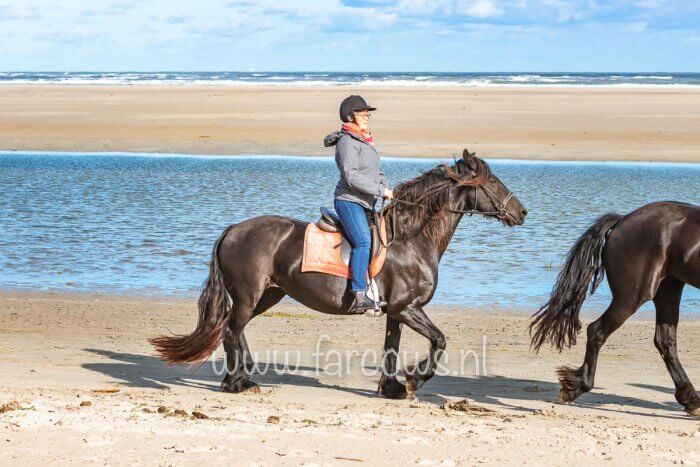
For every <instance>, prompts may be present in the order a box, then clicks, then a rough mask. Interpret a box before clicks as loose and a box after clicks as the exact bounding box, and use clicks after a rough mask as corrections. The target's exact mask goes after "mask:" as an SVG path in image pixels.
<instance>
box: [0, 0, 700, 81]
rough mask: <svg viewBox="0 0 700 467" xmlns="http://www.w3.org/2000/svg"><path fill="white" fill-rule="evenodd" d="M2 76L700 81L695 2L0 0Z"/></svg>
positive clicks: (699, 4)
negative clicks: (564, 76) (482, 75)
mask: <svg viewBox="0 0 700 467" xmlns="http://www.w3.org/2000/svg"><path fill="white" fill-rule="evenodd" d="M0 41H2V47H0V69H1V70H3V71H12V70H26V71H78V70H85V71H99V70H101V71H126V70H137V71H160V70H172V71H185V70H197V71H206V70H212V71H215V70H227V71H249V70H251V69H252V70H255V71H299V70H305V71H306V70H308V71H312V70H323V71H696V72H697V71H700V0H685V1H671V0H609V1H597V0H586V1H567V0H504V1H497V0H433V1H429V0H327V1H321V0H294V1H271V0H258V1H246V0H241V1H236V0H195V1H182V0H143V1H131V0H122V1H116V0H108V1H103V0H91V1H87V0H82V1H78V0H62V1H54V0H51V1H49V0H21V1H20V0H16V1H6V0H0Z"/></svg>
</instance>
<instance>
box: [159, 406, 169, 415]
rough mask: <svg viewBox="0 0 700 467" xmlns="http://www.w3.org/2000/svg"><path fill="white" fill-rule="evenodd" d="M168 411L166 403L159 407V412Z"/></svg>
mask: <svg viewBox="0 0 700 467" xmlns="http://www.w3.org/2000/svg"><path fill="white" fill-rule="evenodd" d="M167 411H168V408H167V407H166V406H164V405H161V406H160V407H158V413H166V412H167Z"/></svg>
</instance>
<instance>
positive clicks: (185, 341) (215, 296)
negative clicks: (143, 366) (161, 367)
mask: <svg viewBox="0 0 700 467" xmlns="http://www.w3.org/2000/svg"><path fill="white" fill-rule="evenodd" d="M233 227H234V225H230V226H228V227H227V228H226V229H225V230H224V231H223V233H222V234H221V235H220V236H219V238H218V239H217V240H216V242H215V243H214V248H213V249H212V253H211V262H210V263H209V277H207V279H206V281H204V285H203V286H202V292H201V294H200V295H199V318H198V320H197V327H196V328H195V330H194V331H193V332H192V334H188V335H180V336H159V337H154V338H151V339H149V342H150V343H151V344H153V345H154V346H155V347H156V349H157V351H158V353H159V354H160V357H161V358H162V359H163V360H165V361H166V362H168V363H190V364H196V363H201V362H202V361H204V360H206V358H207V357H208V356H209V355H211V353H212V352H213V351H214V350H216V348H217V347H218V346H219V344H220V343H221V341H222V340H223V337H224V332H223V331H224V328H225V326H226V325H227V324H228V321H229V316H230V313H229V310H230V306H229V295H228V292H227V291H226V285H225V283H224V275H223V273H222V272H221V268H220V267H219V245H220V244H221V242H222V241H223V239H224V238H225V237H226V234H228V233H229V231H230V230H231V229H232V228H233Z"/></svg>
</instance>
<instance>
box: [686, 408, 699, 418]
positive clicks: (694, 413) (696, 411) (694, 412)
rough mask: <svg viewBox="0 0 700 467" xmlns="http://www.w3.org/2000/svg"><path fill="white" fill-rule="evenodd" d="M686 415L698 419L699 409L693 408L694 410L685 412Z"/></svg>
mask: <svg viewBox="0 0 700 467" xmlns="http://www.w3.org/2000/svg"><path fill="white" fill-rule="evenodd" d="M687 412H688V415H690V416H691V417H700V407H695V408H694V409H689V410H687Z"/></svg>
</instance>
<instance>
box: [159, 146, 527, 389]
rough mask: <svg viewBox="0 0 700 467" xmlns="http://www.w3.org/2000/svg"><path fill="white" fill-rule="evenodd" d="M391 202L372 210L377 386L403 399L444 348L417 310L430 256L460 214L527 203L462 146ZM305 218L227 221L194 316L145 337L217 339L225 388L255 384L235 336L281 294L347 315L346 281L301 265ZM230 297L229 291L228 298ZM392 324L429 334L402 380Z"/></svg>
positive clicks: (177, 353)
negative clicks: (378, 324)
mask: <svg viewBox="0 0 700 467" xmlns="http://www.w3.org/2000/svg"><path fill="white" fill-rule="evenodd" d="M394 196H395V199H396V202H394V203H393V204H392V205H391V206H388V207H387V208H385V210H384V211H383V212H382V214H383V215H384V216H385V219H386V220H387V224H388V225H389V226H391V228H390V229H389V232H388V235H389V238H390V239H392V240H391V241H392V245H391V247H390V248H389V250H388V252H387V256H386V260H385V263H384V267H383V269H382V270H381V272H380V273H379V275H378V276H377V277H376V282H377V285H378V287H379V290H380V291H381V292H382V293H383V295H384V298H385V299H386V301H387V302H388V305H387V307H386V312H387V333H386V340H385V343H384V350H385V358H384V361H383V365H382V367H383V374H382V377H381V380H380V383H379V391H378V392H379V393H380V394H381V395H383V396H385V397H389V398H405V397H412V396H413V395H414V394H415V391H416V390H418V389H419V388H420V387H421V386H422V385H423V384H424V383H425V382H426V381H427V380H428V379H430V378H431V377H432V376H433V375H434V372H435V368H436V365H437V360H438V358H439V357H440V354H441V353H442V352H443V351H444V349H445V336H444V334H443V333H442V332H441V331H440V330H439V329H438V328H437V327H436V326H435V325H434V324H433V323H432V321H431V320H430V318H428V316H427V315H426V314H425V312H424V311H423V307H424V306H425V305H426V304H427V303H428V302H429V301H430V299H431V298H432V297H433V293H434V292H435V288H436V287H437V279H438V263H439V262H440V259H441V257H442V255H443V253H444V252H445V249H446V248H447V245H448V244H449V242H450V240H451V238H452V235H453V234H454V232H455V230H456V229H457V225H458V224H459V221H460V220H461V219H462V217H463V216H464V214H475V213H480V214H484V215H487V216H490V217H494V218H498V219H500V220H501V221H502V222H503V223H504V224H506V225H508V226H513V225H520V224H522V223H523V222H524V220H525V216H526V215H527V211H526V210H525V208H524V207H523V206H522V204H521V203H520V201H519V200H518V199H517V198H516V197H515V196H513V194H512V193H511V192H510V191H509V190H508V189H507V188H506V187H505V185H503V183H502V182H501V181H500V180H499V179H498V178H497V177H496V176H494V175H493V174H492V173H491V170H490V168H489V167H488V165H487V164H486V163H485V162H484V161H482V160H481V159H479V158H477V157H475V156H474V154H470V153H469V152H468V151H467V150H466V149H465V150H464V152H463V154H462V158H461V159H459V160H458V161H457V162H456V163H455V164H454V165H452V166H447V165H439V166H437V167H435V168H434V169H432V170H430V171H428V172H424V173H423V174H422V175H420V176H419V177H417V178H415V179H413V180H409V181H407V182H405V183H402V184H401V185H399V186H398V187H397V188H396V189H395V190H394ZM306 226H307V223H306V222H302V221H299V220H295V219H290V218H287V217H279V216H261V217H256V218H253V219H249V220H246V221H244V222H241V223H240V224H237V225H231V226H229V227H228V228H226V229H225V230H224V232H223V233H222V234H221V236H220V237H219V239H218V240H217V241H216V243H215V244H214V248H213V252H212V259H211V264H210V273H209V277H208V278H207V280H206V282H205V284H204V286H203V289H202V293H201V295H200V297H199V320H198V323H197V327H196V329H195V330H194V332H192V334H189V335H184V336H161V337H156V338H153V339H151V340H150V342H151V343H152V344H153V345H154V346H155V347H156V348H157V350H158V352H159V353H160V355H161V358H163V359H164V360H165V361H167V362H170V363H199V362H202V361H204V360H206V358H207V357H208V356H209V355H210V354H211V353H212V352H213V351H214V350H215V349H216V348H217V347H218V345H219V344H220V343H221V342H222V341H223V343H224V349H225V351H226V363H227V373H226V376H225V377H224V380H223V382H222V384H221V387H222V389H223V390H224V391H226V392H240V391H244V390H246V389H250V388H256V389H257V386H256V385H255V383H253V382H252V381H250V374H249V373H250V372H249V371H246V370H247V369H249V368H250V367H251V366H252V363H253V362H252V360H251V356H250V351H249V350H248V346H247V343H246V340H245V336H244V334H243V330H244V328H245V326H246V325H247V324H248V322H249V321H250V320H251V319H252V318H254V317H255V316H257V315H259V314H261V313H263V312H264V311H265V310H267V309H268V308H270V307H272V306H273V305H275V304H276V303H278V302H279V301H280V300H281V299H282V297H284V296H285V295H289V296H290V297H292V298H293V299H295V300H296V301H298V302H300V303H302V304H304V305H306V306H307V307H309V308H312V309H314V310H316V311H320V312H322V313H330V314H348V310H349V308H350V306H351V304H352V300H353V297H352V294H350V293H349V292H348V289H349V283H348V281H347V280H346V279H344V278H340V277H336V276H332V275H328V274H322V273H314V272H304V273H302V272H301V259H302V245H303V242H304V231H305V229H306ZM229 297H230V299H229ZM402 324H406V325H408V327H410V328H411V329H413V330H414V331H416V332H417V333H419V334H420V335H422V336H424V337H426V338H427V339H428V340H429V341H430V344H431V346H430V354H429V356H428V357H426V358H425V359H423V360H421V361H420V362H418V364H417V367H410V368H407V369H405V370H406V371H405V372H406V380H407V386H408V389H407V387H406V385H404V384H401V383H400V382H399V381H398V380H397V378H396V355H397V352H398V347H399V341H400V339H401V327H402Z"/></svg>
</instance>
